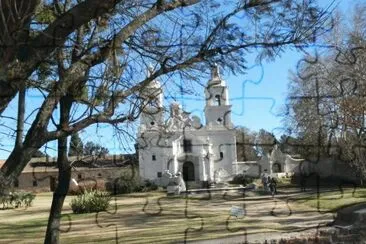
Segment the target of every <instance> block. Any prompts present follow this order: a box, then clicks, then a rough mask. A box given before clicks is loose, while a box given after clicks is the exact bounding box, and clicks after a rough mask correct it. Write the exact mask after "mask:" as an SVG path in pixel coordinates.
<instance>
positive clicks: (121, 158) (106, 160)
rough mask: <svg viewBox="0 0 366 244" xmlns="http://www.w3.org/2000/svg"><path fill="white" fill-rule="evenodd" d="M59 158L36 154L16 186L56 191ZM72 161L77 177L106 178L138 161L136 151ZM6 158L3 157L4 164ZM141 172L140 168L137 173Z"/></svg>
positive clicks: (18, 187) (118, 173)
mask: <svg viewBox="0 0 366 244" xmlns="http://www.w3.org/2000/svg"><path fill="white" fill-rule="evenodd" d="M56 160H57V159H56V158H53V157H42V158H32V159H31V161H30V162H29V163H28V164H27V166H26V167H25V168H24V169H23V171H22V173H21V174H20V175H19V177H18V178H17V179H16V180H15V181H14V183H13V188H14V189H15V190H16V189H19V190H29V191H37V192H40V191H53V190H54V189H55V187H56V185H57V179H58V168H57V163H56ZM69 160H70V162H71V164H72V175H71V178H73V179H75V180H76V181H84V180H96V179H103V180H105V181H108V180H113V179H115V178H118V177H121V175H122V173H123V172H125V166H127V165H133V167H132V168H133V169H134V168H135V167H136V165H137V160H136V155H134V154H133V155H132V154H128V155H108V156H106V157H103V158H95V157H80V158H79V157H69ZM4 163H5V160H1V161H0V168H1V167H2V165H3V164H4ZM137 174H138V173H137V172H136V175H137Z"/></svg>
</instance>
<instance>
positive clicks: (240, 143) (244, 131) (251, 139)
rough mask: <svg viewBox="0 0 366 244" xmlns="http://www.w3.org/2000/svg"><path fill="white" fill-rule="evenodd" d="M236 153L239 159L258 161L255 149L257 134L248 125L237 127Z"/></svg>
mask: <svg viewBox="0 0 366 244" xmlns="http://www.w3.org/2000/svg"><path fill="white" fill-rule="evenodd" d="M235 130H236V154H237V160H238V161H256V160H258V153H257V151H256V149H255V137H256V134H255V133H254V132H252V131H250V130H249V129H248V128H246V127H237V128H236V129H235Z"/></svg>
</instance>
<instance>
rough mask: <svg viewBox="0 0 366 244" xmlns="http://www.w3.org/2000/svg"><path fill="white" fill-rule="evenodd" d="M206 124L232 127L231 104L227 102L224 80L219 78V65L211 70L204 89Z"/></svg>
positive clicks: (226, 89)
mask: <svg viewBox="0 0 366 244" xmlns="http://www.w3.org/2000/svg"><path fill="white" fill-rule="evenodd" d="M205 97H206V106H205V117H206V125H211V126H220V125H221V126H225V127H230V128H231V127H232V123H231V105H230V104H229V92H228V87H227V86H226V82H225V81H224V80H223V79H222V78H221V75H220V70H219V66H218V65H217V64H215V66H214V67H213V68H212V70H211V79H210V80H209V81H208V83H207V87H206V89H205Z"/></svg>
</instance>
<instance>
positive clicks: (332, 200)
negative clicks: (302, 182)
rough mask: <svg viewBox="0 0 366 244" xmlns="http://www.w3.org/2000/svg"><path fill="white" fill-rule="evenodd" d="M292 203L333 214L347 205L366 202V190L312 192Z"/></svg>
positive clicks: (348, 189) (345, 189) (347, 189)
mask: <svg viewBox="0 0 366 244" xmlns="http://www.w3.org/2000/svg"><path fill="white" fill-rule="evenodd" d="M342 191H343V192H342ZM294 201H295V202H296V203H299V204H302V205H306V206H308V207H311V208H316V209H319V211H331V212H335V211H337V210H338V209H339V208H342V207H345V206H348V205H352V204H355V203H360V202H366V188H355V189H353V188H344V189H343V190H340V189H332V190H329V191H326V192H323V191H320V192H319V193H318V192H312V193H310V194H303V195H301V196H298V197H296V198H295V199H294Z"/></svg>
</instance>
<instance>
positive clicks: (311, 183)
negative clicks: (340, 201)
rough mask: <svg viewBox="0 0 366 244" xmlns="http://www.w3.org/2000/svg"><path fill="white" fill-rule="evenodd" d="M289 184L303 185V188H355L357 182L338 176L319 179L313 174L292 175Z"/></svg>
mask: <svg viewBox="0 0 366 244" xmlns="http://www.w3.org/2000/svg"><path fill="white" fill-rule="evenodd" d="M291 184H294V185H298V186H301V185H304V186H305V187H318V185H319V186H339V185H343V186H344V185H350V186H357V185H359V182H357V181H355V180H351V179H346V178H343V177H340V176H333V175H332V176H327V177H320V176H318V175H317V174H315V173H312V174H309V175H301V174H294V175H292V176H291Z"/></svg>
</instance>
